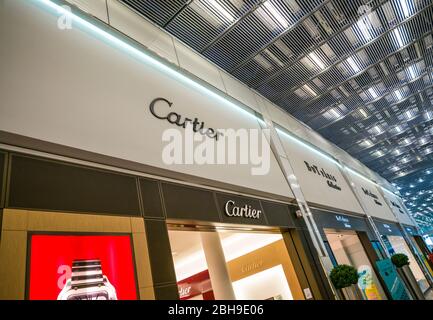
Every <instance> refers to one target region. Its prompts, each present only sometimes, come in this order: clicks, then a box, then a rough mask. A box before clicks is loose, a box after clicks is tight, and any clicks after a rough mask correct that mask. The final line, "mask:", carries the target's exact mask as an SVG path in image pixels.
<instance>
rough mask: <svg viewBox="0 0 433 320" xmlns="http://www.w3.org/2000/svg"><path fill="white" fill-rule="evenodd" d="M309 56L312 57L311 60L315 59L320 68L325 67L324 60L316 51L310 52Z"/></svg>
mask: <svg viewBox="0 0 433 320" xmlns="http://www.w3.org/2000/svg"><path fill="white" fill-rule="evenodd" d="M309 57H310V58H311V60H313V61H314V63H315V64H316V65H317V66H318V67H319V68H320V69H322V70H323V69H325V64H324V63H323V62H322V60H320V58H319V57H318V56H317V54H316V53H314V52H311V53H310V54H309Z"/></svg>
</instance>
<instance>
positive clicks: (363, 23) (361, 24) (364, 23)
mask: <svg viewBox="0 0 433 320" xmlns="http://www.w3.org/2000/svg"><path fill="white" fill-rule="evenodd" d="M356 25H357V26H358V29H359V30H360V31H361V34H362V36H363V37H364V40H365V41H369V40H370V39H371V34H370V32H369V31H368V29H369V27H368V26H370V25H371V23H370V22H369V19H368V17H362V18H361V19H359V20H358V22H357V23H356Z"/></svg>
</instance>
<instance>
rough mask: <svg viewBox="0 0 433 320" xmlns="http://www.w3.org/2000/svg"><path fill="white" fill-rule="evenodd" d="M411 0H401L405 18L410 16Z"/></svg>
mask: <svg viewBox="0 0 433 320" xmlns="http://www.w3.org/2000/svg"><path fill="white" fill-rule="evenodd" d="M409 1H410V0H400V5H401V8H402V9H403V14H404V17H405V18H407V17H409V16H410V11H409V3H408V2H409Z"/></svg>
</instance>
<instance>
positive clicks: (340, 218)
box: [335, 216, 352, 228]
mask: <svg viewBox="0 0 433 320" xmlns="http://www.w3.org/2000/svg"><path fill="white" fill-rule="evenodd" d="M335 219H336V220H337V221H338V222H342V223H343V225H344V226H345V227H346V228H352V225H351V224H349V222H350V221H349V219H348V218H346V217H344V216H335Z"/></svg>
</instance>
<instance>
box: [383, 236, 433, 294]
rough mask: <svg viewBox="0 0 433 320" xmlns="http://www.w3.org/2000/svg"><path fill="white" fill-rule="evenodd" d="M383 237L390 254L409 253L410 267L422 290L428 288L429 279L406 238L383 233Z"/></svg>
mask: <svg viewBox="0 0 433 320" xmlns="http://www.w3.org/2000/svg"><path fill="white" fill-rule="evenodd" d="M382 239H383V242H384V243H385V245H386V247H387V249H388V252H389V254H390V255H393V254H395V253H403V254H405V255H407V257H408V258H409V268H410V270H411V271H412V273H413V275H414V277H415V279H416V281H417V283H418V285H419V287H420V288H421V290H422V292H425V291H426V290H428V289H429V287H430V286H429V284H428V282H427V279H426V277H425V275H424V273H423V272H422V270H421V268H420V266H419V265H418V263H417V261H416V259H415V257H414V255H413V254H412V252H411V251H410V249H409V246H408V244H407V243H406V240H405V239H404V238H403V237H402V236H395V235H382Z"/></svg>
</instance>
